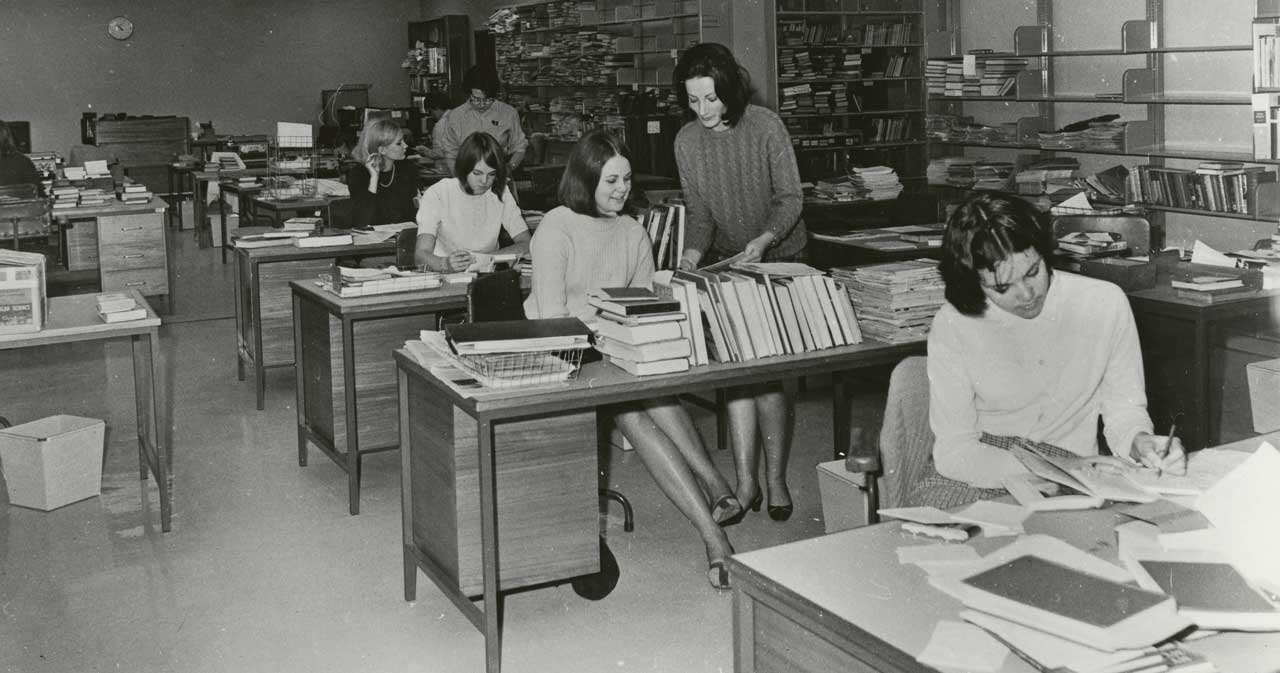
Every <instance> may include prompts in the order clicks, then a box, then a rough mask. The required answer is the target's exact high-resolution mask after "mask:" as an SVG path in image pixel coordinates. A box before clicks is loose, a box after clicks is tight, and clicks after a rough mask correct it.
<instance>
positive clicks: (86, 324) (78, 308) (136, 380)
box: [0, 223, 173, 533]
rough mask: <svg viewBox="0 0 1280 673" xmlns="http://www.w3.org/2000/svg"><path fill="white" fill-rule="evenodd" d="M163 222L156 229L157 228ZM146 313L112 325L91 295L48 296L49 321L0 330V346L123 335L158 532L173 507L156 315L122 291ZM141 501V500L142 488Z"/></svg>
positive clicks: (140, 455)
mask: <svg viewBox="0 0 1280 673" xmlns="http://www.w3.org/2000/svg"><path fill="white" fill-rule="evenodd" d="M163 226H164V225H163V223H161V227H162V228H163ZM127 291H128V292H129V293H130V294H131V295H132V296H133V299H134V301H136V302H138V305H139V306H144V307H146V309H147V317H146V318H143V319H141V320H129V321H125V322H118V323H104V322H102V318H100V317H98V307H97V301H96V298H97V295H94V294H73V295H69V296H66V297H50V298H49V322H48V324H47V325H46V326H45V328H44V329H43V330H40V331H39V332H32V333H29V334H0V350H11V349H18V348H37V347H40V346H51V345H54V344H62V343H71V342H74V341H99V340H106V339H117V338H125V337H128V338H129V341H130V342H131V351H130V356H131V357H132V359H133V388H134V390H133V395H134V405H135V408H136V410H137V419H138V466H139V472H140V476H141V478H142V479H144V480H145V479H146V478H147V471H148V470H150V472H151V474H153V475H155V478H156V484H157V485H158V486H159V487H160V530H162V531H164V532H166V533H167V532H169V523H170V519H171V517H172V510H173V501H172V497H173V492H172V485H173V484H172V481H171V479H172V476H171V473H170V470H171V469H172V468H173V455H172V454H170V453H169V451H168V449H167V447H166V441H165V435H164V434H162V429H164V430H165V431H167V428H168V427H169V424H168V421H167V420H166V418H167V416H165V415H164V414H163V412H164V406H165V405H164V403H163V402H158V401H157V394H156V380H155V376H156V369H157V368H158V367H157V356H156V349H157V348H158V347H159V341H160V337H159V328H160V318H159V317H158V316H156V314H155V311H153V310H151V306H150V305H148V304H147V300H146V299H143V297H142V294H141V293H139V292H138V291H137V290H127ZM142 497H143V499H146V497H147V496H146V494H145V492H144V493H143V496H142Z"/></svg>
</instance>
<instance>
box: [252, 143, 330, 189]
mask: <svg viewBox="0 0 1280 673" xmlns="http://www.w3.org/2000/svg"><path fill="white" fill-rule="evenodd" d="M317 171H318V165H317V158H316V152H315V143H314V142H313V141H312V139H311V137H310V136H278V137H277V138H276V139H275V142H274V143H273V144H272V145H271V147H270V158H269V159H268V161H267V179H266V181H265V188H264V189H263V193H262V196H263V198H266V199H270V200H273V201H296V200H299V199H311V198H315V196H316V174H317Z"/></svg>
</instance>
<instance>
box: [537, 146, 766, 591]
mask: <svg viewBox="0 0 1280 673" xmlns="http://www.w3.org/2000/svg"><path fill="white" fill-rule="evenodd" d="M630 193H631V160H630V152H629V151H628V150H627V147H626V145H624V144H623V143H622V142H621V141H620V140H618V139H616V138H614V137H613V136H611V135H609V134H608V133H605V132H603V131H593V132H591V133H588V134H587V135H585V136H583V137H582V139H581V140H579V141H578V144H577V145H575V146H574V148H573V151H572V152H571V153H570V154H569V160H568V163H567V165H566V166H565V170H564V175H563V176H562V177H561V178H560V191H559V198H560V202H561V203H562V204H564V205H562V206H560V207H558V208H554V209H552V210H551V211H549V212H548V213H547V214H546V216H545V217H543V219H542V224H541V225H539V226H538V231H537V233H536V234H534V236H533V244H532V245H531V246H530V250H531V252H532V254H533V291H532V292H531V293H530V295H529V298H528V300H526V301H525V304H524V309H525V314H526V315H527V316H528V317H530V318H556V317H562V316H572V317H576V318H581V319H582V320H583V321H586V322H594V321H595V320H596V310H595V309H594V308H593V307H591V306H590V305H589V304H587V291H588V290H591V289H594V288H602V287H649V286H650V285H651V283H652V280H653V271H654V266H653V252H652V248H651V247H650V245H649V237H648V235H646V234H645V231H644V229H643V228H642V227H641V226H640V224H639V223H638V222H636V220H635V219H634V218H632V217H631V216H629V215H625V214H623V209H624V208H625V206H626V203H627V197H628V196H629V195H630ZM614 412H615V415H614V419H615V422H616V423H617V425H618V427H619V428H620V429H621V430H622V432H623V434H624V435H626V437H627V439H628V440H629V441H630V442H631V443H632V444H633V445H635V447H636V453H638V454H639V455H640V459H641V461H643V462H644V465H645V467H646V468H647V469H648V470H649V473H650V474H651V475H653V478H654V481H656V482H657V484H658V487H659V488H661V489H662V492H663V493H664V494H665V495H666V496H667V498H668V499H670V500H671V502H672V503H673V504H675V506H676V507H677V508H678V509H679V510H680V512H681V513H682V514H684V515H685V516H686V517H687V518H688V519H689V521H691V522H692V523H693V525H694V528H697V529H698V533H699V535H701V536H702V541H703V544H704V545H705V546H706V552H707V579H708V581H709V582H710V583H711V586H713V587H715V588H717V589H728V588H729V573H728V571H727V569H726V568H725V560H726V559H727V558H728V557H729V556H730V555H731V554H733V546H732V545H730V544H729V538H728V537H727V536H726V535H725V533H724V530H723V529H721V528H720V525H719V524H720V522H723V521H725V520H726V519H729V518H733V517H735V516H737V517H739V518H740V515H741V512H742V505H741V503H739V502H738V501H737V499H736V498H734V497H733V492H732V491H731V490H730V489H729V484H728V482H726V481H725V480H724V477H722V476H721V475H720V473H719V471H717V470H716V468H715V466H714V465H713V464H712V463H711V460H710V458H709V457H708V456H707V450H706V448H705V447H704V446H703V444H702V438H701V437H699V436H698V431H697V429H696V428H695V427H694V425H693V420H692V419H691V418H689V414H688V412H687V411H685V409H684V407H683V406H681V405H680V402H679V400H677V399H675V398H672V397H667V398H660V399H653V400H646V401H644V402H639V403H635V404H626V405H620V406H619V407H617V408H615V410H614ZM699 482H701V484H702V485H699ZM703 485H705V487H706V488H707V490H708V491H709V495H710V498H712V499H714V502H715V506H714V508H713V507H711V506H708V504H707V501H708V497H707V496H706V495H704V494H703V491H702V488H703Z"/></svg>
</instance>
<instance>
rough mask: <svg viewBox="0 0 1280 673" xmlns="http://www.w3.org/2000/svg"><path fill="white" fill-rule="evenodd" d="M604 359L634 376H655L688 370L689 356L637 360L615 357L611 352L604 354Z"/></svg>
mask: <svg viewBox="0 0 1280 673" xmlns="http://www.w3.org/2000/svg"><path fill="white" fill-rule="evenodd" d="M604 359H605V361H606V362H608V363H609V364H611V365H613V366H615V367H619V368H621V369H624V370H626V371H627V372H628V373H630V374H631V375H632V376H653V375H656V374H674V373H676V372H683V371H688V369H689V359H688V358H672V359H670V360H655V361H653V362H636V361H634V360H627V359H625V358H618V357H614V356H612V355H609V354H607V353H606V354H605V355H604Z"/></svg>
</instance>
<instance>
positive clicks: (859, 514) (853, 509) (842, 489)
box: [818, 460, 867, 533]
mask: <svg viewBox="0 0 1280 673" xmlns="http://www.w3.org/2000/svg"><path fill="white" fill-rule="evenodd" d="M864 481H865V480H864V478H863V475H862V474H861V473H859V472H849V471H847V470H845V469H844V460H832V461H828V462H825V463H818V493H819V494H820V495H821V496H822V521H823V524H824V525H825V526H826V532H827V533H838V532H840V531H842V530H849V529H850V528H857V527H859V526H865V525H866V523H867V499H866V495H865V493H864V492H863V490H862V484H863V483H864Z"/></svg>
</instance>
